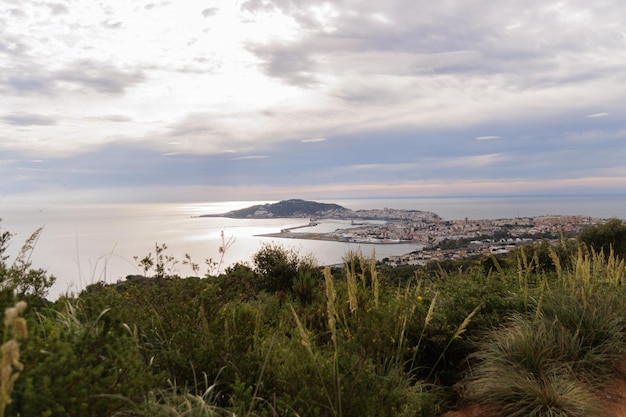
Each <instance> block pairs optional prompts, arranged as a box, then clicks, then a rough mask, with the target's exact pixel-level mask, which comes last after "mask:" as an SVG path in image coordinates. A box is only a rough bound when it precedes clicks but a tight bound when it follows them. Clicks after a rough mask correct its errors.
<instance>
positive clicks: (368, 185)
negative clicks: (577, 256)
mask: <svg viewBox="0 0 626 417" xmlns="http://www.w3.org/2000/svg"><path fill="white" fill-rule="evenodd" d="M625 85H626V7H624V5H623V2H622V0H597V1H593V2H591V1H587V0H569V1H568V0H564V1H563V0H562V1H553V0H541V1H539V0H526V1H524V2H520V1H518V0H498V1H495V0H491V1H485V0H480V1H478V0H463V1H460V0H457V1H452V0H439V1H434V2H433V1H425V0H386V1H373V0H335V1H317V0H238V1H237V0H202V1H196V0H185V1H142V0H108V1H102V2H100V1H93V0H54V1H48V0H37V1H31V0H0V201H4V202H5V203H9V202H27V203H29V204H30V203H33V204H34V203H43V202H57V203H64V202H86V203H92V202H93V203H96V202H152V201H163V202H173V201H229V200H258V199H263V200H273V199H276V200H278V199H284V198H312V199H332V198H358V197H415V196H418V197H419V196H452V195H508V194H534V195H537V194H540V195H541V194H579V193H583V194H588V193H590V194H595V193H626V163H625V162H626V118H625V117H624V116H625V109H626V88H625Z"/></svg>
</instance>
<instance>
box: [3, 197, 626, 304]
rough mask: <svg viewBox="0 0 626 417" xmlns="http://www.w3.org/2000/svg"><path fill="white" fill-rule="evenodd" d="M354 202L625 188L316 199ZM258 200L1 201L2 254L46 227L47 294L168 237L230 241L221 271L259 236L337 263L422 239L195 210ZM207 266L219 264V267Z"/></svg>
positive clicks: (618, 206)
mask: <svg viewBox="0 0 626 417" xmlns="http://www.w3.org/2000/svg"><path fill="white" fill-rule="evenodd" d="M317 201H323V202H332V203H337V204H340V205H343V206H345V207H348V208H351V209H375V208H385V207H388V208H395V209H416V210H425V211H433V212H435V213H437V214H439V215H440V216H441V217H443V218H444V219H447V220H451V219H461V218H465V217H468V218H470V219H485V218H506V217H522V216H539V215H550V214H572V215H574V214H580V215H586V216H592V217H603V218H608V217H619V218H626V195H604V196H530V197H529V196H507V197H454V198H452V197H449V198H448V197H447V198H396V199H351V200H333V201H330V200H321V199H320V200H317ZM261 203H265V202H259V201H237V202H208V203H163V204H117V205H74V206H58V205H56V206H32V205H31V206H13V205H9V204H6V203H4V204H0V218H1V219H2V222H1V223H0V228H1V229H2V230H8V231H10V232H12V233H14V234H15V236H14V238H13V239H12V242H11V246H10V247H9V250H8V255H10V256H11V258H10V259H9V261H11V260H12V259H14V257H15V254H17V252H18V251H19V249H20V246H21V245H22V244H23V243H24V241H25V240H26V239H27V238H28V237H29V236H30V235H31V234H32V233H33V232H34V231H35V230H37V229H38V228H40V227H42V228H43V229H42V231H41V234H40V236H39V239H38V241H37V243H36V247H35V250H34V251H33V254H32V257H31V260H32V262H33V266H34V267H37V268H43V269H46V270H47V271H48V272H49V273H51V274H53V275H55V276H56V277H57V283H56V284H55V285H54V287H53V288H52V290H51V293H50V298H53V299H54V298H56V297H58V296H59V295H61V294H64V293H66V292H78V291H80V290H81V289H83V288H84V287H85V286H86V285H89V284H91V283H94V282H98V281H104V282H108V283H112V282H116V281H118V280H120V279H123V278H124V277H125V276H127V275H131V274H141V273H142V272H143V271H142V269H141V267H139V266H138V262H137V260H135V259H134V257H135V256H137V257H139V258H142V257H144V256H146V255H148V254H149V253H151V254H152V255H154V254H155V245H157V244H158V245H161V244H166V245H167V247H168V249H167V250H166V251H165V253H166V254H167V255H171V256H173V257H174V258H176V259H178V260H179V261H182V260H183V259H184V256H185V254H189V255H190V257H191V259H192V260H193V261H194V262H196V263H199V264H201V275H202V274H203V273H204V272H205V271H206V269H207V268H206V267H204V266H203V265H202V263H203V262H204V260H205V259H207V258H211V259H213V260H214V261H218V262H219V261H220V259H221V256H222V255H221V254H220V251H219V248H220V246H221V245H223V243H224V241H223V240H222V233H223V236H224V240H225V241H229V240H230V241H231V244H230V246H229V247H228V249H227V250H226V252H225V253H224V255H223V258H222V259H221V264H220V269H221V270H223V269H224V268H226V267H227V266H228V265H231V264H233V263H235V262H250V261H251V258H252V256H253V254H254V253H255V252H256V251H258V249H259V248H261V246H262V245H263V244H268V243H273V244H279V245H282V246H284V247H286V248H292V249H294V250H296V251H298V252H299V253H301V254H302V255H305V254H312V255H313V256H315V258H317V260H318V261H319V263H320V264H324V265H326V264H336V263H340V262H341V261H342V258H343V256H344V255H345V254H346V253H347V252H348V251H351V250H352V251H361V252H363V253H364V255H366V256H369V255H370V254H371V253H372V250H373V249H375V250H376V256H377V258H378V259H381V258H383V257H386V256H390V255H400V254H404V253H408V252H411V251H413V250H415V249H417V248H419V247H420V245H418V244H394V245H389V244H388V245H371V244H370V245H368V244H349V243H340V242H326V241H316V240H299V239H279V238H269V237H262V236H258V235H260V234H267V233H275V232H278V231H280V230H281V229H283V228H287V227H294V226H301V225H303V224H305V223H307V222H308V219H228V218H219V217H197V216H199V215H201V214H219V213H224V212H227V211H229V210H234V209H238V208H244V207H248V206H250V205H253V204H261ZM345 227H349V222H346V221H338V220H337V221H323V222H322V223H321V224H320V225H318V226H316V227H315V228H314V229H313V228H305V229H299V231H317V232H326V231H333V230H335V229H337V228H345ZM173 272H175V273H178V274H180V275H183V276H184V275H191V274H192V271H191V269H190V268H189V267H188V266H185V265H182V264H181V263H178V264H176V265H173ZM213 272H216V271H215V270H214V271H213Z"/></svg>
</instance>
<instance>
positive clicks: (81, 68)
mask: <svg viewBox="0 0 626 417" xmlns="http://www.w3.org/2000/svg"><path fill="white" fill-rule="evenodd" d="M144 79H145V75H144V74H143V73H142V72H141V71H138V70H131V71H124V70H120V69H118V68H116V67H115V66H113V65H110V64H105V63H103V62H96V61H92V60H82V61H77V62H74V63H73V64H72V65H71V66H69V67H67V68H66V69H64V70H61V71H58V72H56V73H55V74H54V76H53V80H55V81H64V82H68V83H72V84H74V85H76V86H79V87H81V88H85V89H93V90H95V91H96V92H98V93H104V94H121V93H123V92H124V91H125V90H126V89H127V88H129V87H132V86H134V85H136V84H138V83H140V82H142V81H144Z"/></svg>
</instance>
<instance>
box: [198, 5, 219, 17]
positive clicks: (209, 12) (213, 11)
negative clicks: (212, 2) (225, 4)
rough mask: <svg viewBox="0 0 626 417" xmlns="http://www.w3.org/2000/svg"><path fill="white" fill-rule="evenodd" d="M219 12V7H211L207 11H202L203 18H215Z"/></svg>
mask: <svg viewBox="0 0 626 417" xmlns="http://www.w3.org/2000/svg"><path fill="white" fill-rule="evenodd" d="M218 10H219V9H218V8H217V7H209V8H207V9H204V10H202V16H204V17H211V16H215V14H216V13H217V11H218Z"/></svg>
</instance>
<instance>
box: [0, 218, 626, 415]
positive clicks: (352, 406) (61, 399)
mask: <svg viewBox="0 0 626 417" xmlns="http://www.w3.org/2000/svg"><path fill="white" fill-rule="evenodd" d="M607 224H608V226H598V228H599V227H606V228H607V229H611V230H605V229H592V230H589V231H587V232H586V233H585V234H583V235H581V238H580V239H570V240H565V239H564V240H563V241H562V242H561V244H560V245H558V246H553V245H550V244H548V243H547V242H544V243H540V244H535V245H531V246H527V247H524V248H520V249H517V250H515V251H512V252H510V253H509V254H507V255H503V256H500V257H495V256H489V257H477V258H473V259H466V260H463V261H460V262H449V263H448V264H445V265H444V264H438V263H432V264H430V265H428V266H426V267H411V268H396V269H393V268H382V267H381V266H379V265H377V264H376V262H375V260H374V256H372V257H371V258H368V257H366V256H363V255H362V254H360V253H347V254H346V255H345V258H344V260H345V262H344V266H343V267H342V268H334V269H331V268H328V267H320V266H318V265H317V262H316V260H315V259H314V258H313V257H312V256H309V255H302V254H299V253H297V252H294V251H292V250H288V249H285V248H283V247H280V246H276V245H267V246H264V247H263V248H261V249H260V250H259V252H257V254H256V255H255V256H254V260H253V262H252V263H251V264H250V265H247V264H241V263H240V264H235V265H233V266H230V267H228V268H227V269H226V270H225V271H224V272H223V273H219V274H211V273H210V271H209V272H207V273H206V274H204V275H202V276H200V271H199V268H197V267H196V268H195V270H196V271H198V276H192V277H179V276H177V275H175V274H172V273H171V272H169V271H171V270H172V268H171V266H172V264H173V263H175V262H176V260H175V259H173V258H172V257H171V256H168V255H167V253H166V252H167V247H166V246H165V245H157V246H156V249H157V250H156V252H155V255H152V254H149V255H147V256H145V257H143V258H137V259H138V262H140V265H141V267H142V268H143V270H144V272H145V273H144V274H143V275H142V276H129V277H127V278H126V279H124V280H121V281H119V282H117V283H115V284H105V283H95V284H92V285H90V286H89V287H87V288H86V289H85V290H84V291H82V292H81V293H79V294H68V295H66V296H63V297H61V298H60V299H58V300H56V301H54V302H49V301H47V300H46V298H45V297H46V293H47V289H48V288H49V287H50V286H51V285H52V283H53V282H54V278H53V277H49V276H48V275H47V274H46V273H45V271H42V270H36V269H33V268H31V265H30V263H29V262H28V259H29V257H30V253H31V251H32V250H33V242H34V239H29V241H27V242H26V244H25V245H24V247H23V250H22V252H21V253H20V255H18V257H17V258H15V259H13V260H11V259H9V258H8V257H7V256H5V255H4V253H5V249H6V247H7V245H8V244H9V242H10V240H11V237H12V236H11V234H10V233H8V232H4V233H2V234H0V285H1V287H0V289H1V291H0V303H2V305H1V307H2V308H4V309H5V310H4V311H5V316H4V329H3V342H4V345H2V350H1V352H2V358H1V360H0V366H1V367H2V377H1V378H0V416H5V415H6V416H103V417H104V416H118V417H119V416H133V417H139V416H157V417H158V416H163V417H165V416H171V417H177V416H329V417H337V416H342V417H351V416H355V417H356V416H359V417H360V416H394V417H395V416H439V415H442V414H444V413H446V412H447V411H448V410H454V409H458V408H461V407H463V406H464V405H467V404H469V405H472V406H473V407H478V408H477V409H479V410H483V412H481V414H477V415H488V414H487V413H488V412H489V413H491V414H489V415H493V416H504V415H506V416H527V415H534V416H572V417H578V416H580V417H582V416H585V417H587V416H591V417H593V416H606V415H609V414H608V411H607V410H608V408H607V402H610V401H611V400H612V399H611V398H609V399H608V400H607V399H606V396H605V395H604V394H602V393H603V392H604V390H605V387H606V386H607V384H608V383H609V381H611V380H612V379H615V378H616V377H620V375H619V374H617V373H616V371H615V370H616V369H618V366H617V365H618V364H619V363H621V362H622V361H623V358H624V355H625V354H626V333H625V331H624V329H626V297H624V295H625V294H624V288H625V287H626V285H625V284H626V271H625V267H624V258H623V256H622V255H621V254H620V253H618V252H616V251H614V250H613V248H618V247H621V246H620V245H621V244H623V242H622V241H621V239H622V234H621V233H605V232H607V231H608V232H612V231H613V230H612V229H616V230H617V231H618V232H619V230H621V229H620V228H621V227H623V223H622V222H621V221H619V222H618V221H616V222H611V223H607ZM596 236H598V239H600V238H601V239H604V238H605V237H607V236H610V237H609V238H608V239H609V240H608V241H606V242H607V243H608V247H607V248H608V250H605V246H604V245H603V244H602V245H599V243H600V241H594V239H596ZM585 239H590V240H585ZM602 242H605V241H604V240H602ZM597 250H599V252H598V251H597ZM186 261H187V262H191V260H190V259H187V260H186ZM26 305H28V307H27V308H26ZM599 399H601V400H599Z"/></svg>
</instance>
